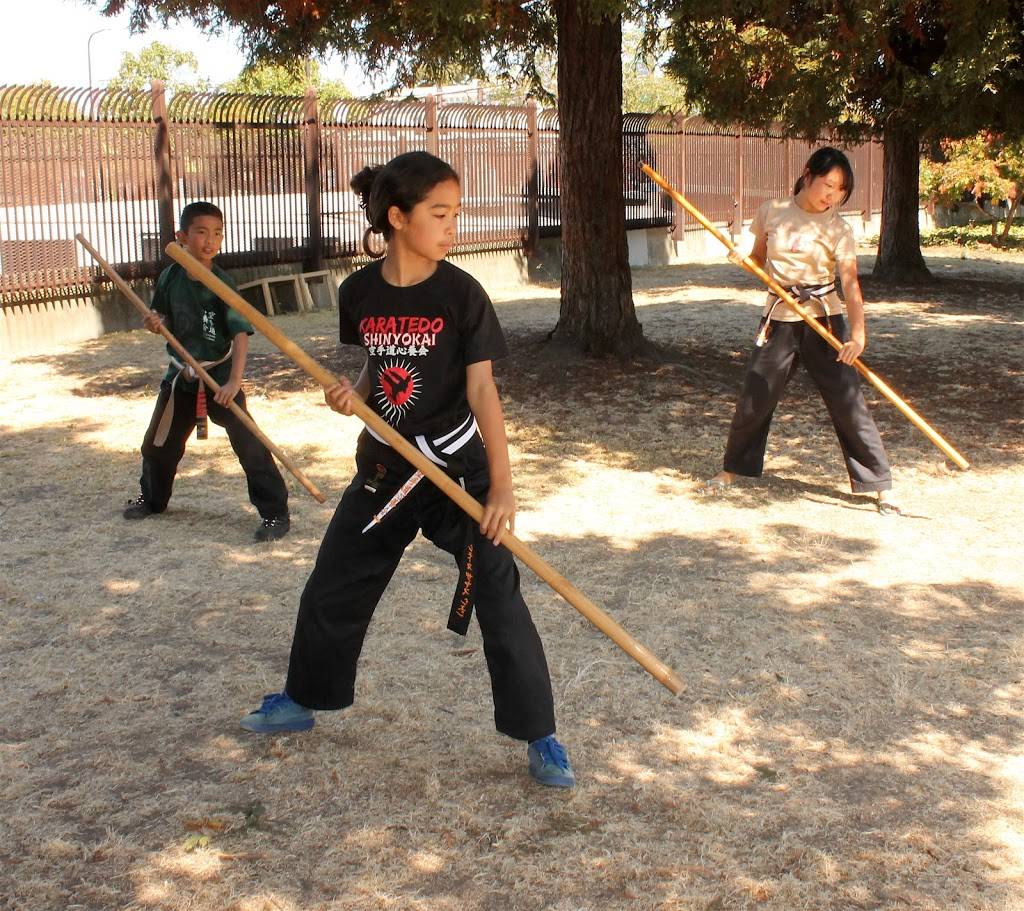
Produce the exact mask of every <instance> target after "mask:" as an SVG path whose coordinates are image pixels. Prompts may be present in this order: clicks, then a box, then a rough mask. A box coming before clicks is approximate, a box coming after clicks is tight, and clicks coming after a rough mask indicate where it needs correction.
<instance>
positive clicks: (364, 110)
mask: <svg viewBox="0 0 1024 911" xmlns="http://www.w3.org/2000/svg"><path fill="white" fill-rule="evenodd" d="M320 123H321V124H323V125H324V126H383V127H414V128H416V129H420V130H422V129H425V128H426V125H427V104H426V102H425V101H419V100H415V101H365V100H359V99H353V98H343V99H340V100H338V101H335V102H333V103H331V104H330V105H328V106H327V107H324V108H322V109H321V112H320Z"/></svg>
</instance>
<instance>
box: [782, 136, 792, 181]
mask: <svg viewBox="0 0 1024 911" xmlns="http://www.w3.org/2000/svg"><path fill="white" fill-rule="evenodd" d="M782 142H783V146H782V148H783V155H784V156H785V159H786V162H785V163H786V168H785V170H784V171H783V174H785V181H786V186H785V188H784V190H785V192H784V194H783V196H789V194H790V191H791V190H792V189H793V182H794V181H793V140H792V139H790V138H789V137H788V136H787V137H786V138H785V139H783V140H782Z"/></svg>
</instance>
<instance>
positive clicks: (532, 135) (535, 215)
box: [525, 98, 540, 256]
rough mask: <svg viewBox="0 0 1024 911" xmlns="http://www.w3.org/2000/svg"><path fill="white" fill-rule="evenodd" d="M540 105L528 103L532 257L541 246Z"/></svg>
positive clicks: (528, 224) (528, 247) (528, 212)
mask: <svg viewBox="0 0 1024 911" xmlns="http://www.w3.org/2000/svg"><path fill="white" fill-rule="evenodd" d="M539 110H540V103H539V102H538V101H537V99H536V98H531V99H530V100H529V101H528V102H527V103H526V144H527V153H526V154H527V160H526V168H527V172H526V173H527V178H526V238H525V240H526V243H525V247H526V254H527V255H528V256H532V255H533V254H534V253H536V252H537V247H538V246H539V245H540V137H539V136H538V135H537V114H538V112H539Z"/></svg>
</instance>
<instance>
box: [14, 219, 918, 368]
mask: <svg viewBox="0 0 1024 911" xmlns="http://www.w3.org/2000/svg"><path fill="white" fill-rule="evenodd" d="M846 218H847V221H848V222H849V223H850V225H851V226H852V227H853V229H854V233H855V234H856V236H857V237H858V239H860V238H862V237H866V236H871V235H877V234H878V231H879V219H880V215H879V214H878V213H875V214H874V215H873V216H872V217H871V218H869V219H868V218H862V217H861V216H859V215H856V216H847V217H846ZM718 227H719V229H720V230H721V231H722V232H723V233H724V234H726V236H728V228H727V227H726V226H725V225H720V226H718ZM748 227H749V224H748V225H746V226H744V230H743V232H742V233H741V234H740V235H739V236H738V237H737V238H736V239H735V240H734V243H736V244H737V246H738V247H739V248H740V250H741V251H743V252H747V251H749V249H750V247H751V245H752V243H753V238H752V237H751V235H750V232H749V230H747V229H748ZM921 227H922V228H923V229H926V228H931V227H933V221H932V218H931V216H930V215H929V213H928V212H927V211H926V210H924V209H922V210H921ZM626 239H627V243H628V245H629V263H630V265H631V266H633V267H635V268H642V267H644V266H671V265H677V264H682V263H693V262H716V261H722V260H724V259H725V248H724V247H723V246H722V245H721V244H720V243H719V242H718V241H717V240H716V239H715V238H714V237H713V236H712V235H711V234H710V232H708V231H704V230H703V229H694V230H689V231H686V232H685V234H684V237H683V239H682V240H681V241H675V240H673V239H672V235H671V234H670V233H669V231H668V230H667V229H665V228H645V229H641V230H636V231H629V232H627V236H626ZM452 261H453V262H454V263H456V264H457V265H458V266H460V267H461V268H463V269H465V270H466V271H467V272H469V273H470V274H472V275H473V276H475V277H476V278H477V279H478V280H479V281H480V282H481V284H483V285H484V286H485V287H487V288H516V287H522V286H525V285H529V284H530V283H533V282H542V283H551V282H556V283H557V282H558V280H559V277H560V275H561V242H560V241H559V239H558V238H557V237H554V238H545V239H543V240H541V242H540V245H539V248H538V250H537V251H536V252H535V253H534V254H533V255H532V256H527V255H526V254H525V253H524V252H523V251H522V250H516V249H512V250H496V251H486V252H479V253H463V254H460V255H458V256H454V257H452ZM364 262H365V260H350V259H345V260H333V261H330V262H328V263H326V264H325V265H326V267H327V268H329V269H330V270H331V273H332V278H333V280H334V281H333V286H334V287H336V286H337V284H338V283H339V282H341V281H342V280H343V279H344V278H345V276H346V275H348V274H349V273H350V272H352V271H354V270H355V269H357V268H359V267H360V266H361V265H363V263H364ZM297 268H298V266H297V265H296V264H288V265H276V266H259V267H253V266H250V267H246V268H243V269H234V270H231V274H232V275H233V276H234V278H235V280H236V281H237V282H238V283H239V284H243V283H245V282H247V281H251V280H252V279H254V278H259V277H261V276H265V275H288V274H291V273H293V272H295V271H296V270H297ZM134 287H135V290H136V293H138V295H139V296H140V297H141V298H142V299H143V300H144V301H146V302H148V301H149V300H150V298H151V297H152V293H153V283H152V281H140V282H136V283H135V285H134ZM273 290H274V297H275V301H276V303H277V305H278V306H279V307H280V308H281V309H285V310H288V309H295V300H294V293H293V290H292V287H291V285H290V284H289V283H287V282H281V283H280V284H276V285H274V286H273ZM311 290H312V292H313V298H314V300H315V301H316V304H317V306H318V307H320V308H321V309H325V308H332V307H334V306H335V304H336V302H335V301H334V299H333V298H334V294H333V287H332V286H331V284H329V283H327V282H318V283H314V284H313V285H312V286H311ZM245 296H246V298H247V299H248V300H249V302H250V303H251V304H253V305H254V306H256V307H259V308H261V309H262V301H261V300H260V299H259V296H258V294H256V293H255V289H251V290H250V291H249V292H247V293H246V295H245ZM140 322H141V321H140V318H139V316H138V315H137V314H136V312H135V309H134V308H133V307H132V306H131V304H129V303H128V302H127V301H125V300H123V299H122V298H121V295H120V294H119V293H118V292H116V291H104V292H101V293H98V294H94V295H89V294H86V295H82V296H78V297H73V298H60V299H48V298H41V299H39V300H36V301H33V302H32V303H26V304H17V305H13V306H7V307H3V308H0V357H14V356H19V355H28V354H39V353H43V352H46V351H49V350H52V349H53V348H55V347H58V346H60V345H64V344H68V343H74V342H81V341H86V340H88V339H94V338H99V336H101V335H103V334H104V333H106V332H116V331H120V330H125V329H135V328H138V327H139V326H140Z"/></svg>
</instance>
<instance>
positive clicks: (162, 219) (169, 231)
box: [149, 79, 176, 249]
mask: <svg viewBox="0 0 1024 911" xmlns="http://www.w3.org/2000/svg"><path fill="white" fill-rule="evenodd" d="M149 97H150V105H151V107H152V110H153V126H154V137H153V159H154V161H155V163H156V192H157V197H156V199H157V203H156V205H157V217H158V219H159V231H160V248H161V249H163V248H164V247H166V246H167V245H168V244H169V243H171V242H172V241H173V240H174V235H175V222H176V218H175V214H176V213H175V211H174V177H173V174H172V171H171V134H170V125H169V124H168V122H167V93H166V92H165V91H164V84H163V82H161V81H160V80H159V79H154V80H153V81H152V82H151V83H150V87H149Z"/></svg>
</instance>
